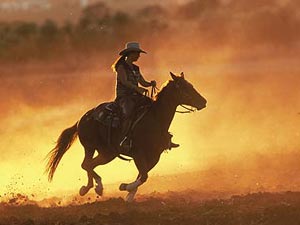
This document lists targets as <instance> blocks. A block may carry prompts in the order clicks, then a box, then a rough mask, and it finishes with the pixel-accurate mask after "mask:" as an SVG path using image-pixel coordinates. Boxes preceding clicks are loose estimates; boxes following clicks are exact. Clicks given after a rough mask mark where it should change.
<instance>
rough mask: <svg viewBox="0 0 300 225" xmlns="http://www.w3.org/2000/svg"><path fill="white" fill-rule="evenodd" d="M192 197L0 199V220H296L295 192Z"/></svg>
mask: <svg viewBox="0 0 300 225" xmlns="http://www.w3.org/2000/svg"><path fill="white" fill-rule="evenodd" d="M189 194H191V193H189ZM193 195H194V196H195V195H197V193H193ZM195 199H196V198H192V197H191V196H190V195H185V194H183V193H173V194H172V195H168V196H161V197H160V196H155V197H150V196H143V197H142V198H139V199H138V201H136V202H134V203H126V202H124V200H123V199H121V198H111V199H108V200H105V201H95V202H91V203H87V204H82V205H68V206H63V207H60V206H57V207H48V208H43V207H39V206H38V205H36V204H34V203H31V204H28V205H21V206H20V205H16V204H13V203H10V204H9V203H1V204H0V225H37V224H41V225H48V224H49V225H50V224H51V225H52V224H53V225H88V224H89V225H96V224H97V225H121V224H124V225H146V224H147V225H148V224H151V225H152V224H160V225H169V224H172V225H177V224H178V225H179V224H180V225H187V224H188V225H191V224H199V225H201V224H205V225H227V224H228V225H229V224H230V225H231V224H232V225H238V224H241V225H248V224H249V225H250V224H251V225H258V224H259V225H299V224H300V192H284V193H253V194H247V195H235V196H231V197H230V198H227V199H209V200H199V199H198V200H195Z"/></svg>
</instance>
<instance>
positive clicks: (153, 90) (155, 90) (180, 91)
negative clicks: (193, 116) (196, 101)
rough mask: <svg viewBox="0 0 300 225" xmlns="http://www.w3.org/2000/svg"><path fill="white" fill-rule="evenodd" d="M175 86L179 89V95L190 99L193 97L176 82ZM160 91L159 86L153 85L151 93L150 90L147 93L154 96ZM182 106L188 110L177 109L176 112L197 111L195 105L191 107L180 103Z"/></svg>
mask: <svg viewBox="0 0 300 225" xmlns="http://www.w3.org/2000/svg"><path fill="white" fill-rule="evenodd" d="M175 88H176V89H177V90H178V93H179V95H182V96H184V97H186V98H188V99H191V96H190V95H188V94H186V93H185V92H183V91H182V90H181V89H180V87H179V85H178V84H175ZM159 91H160V90H159V88H157V87H156V86H152V88H151V95H150V96H149V91H148V90H147V91H146V93H145V95H146V96H148V97H151V98H153V97H154V95H155V94H156V93H157V92H159ZM180 106H181V107H182V108H184V109H186V111H178V110H176V111H175V112H177V113H192V112H196V111H197V109H196V108H194V107H192V106H190V108H189V107H188V106H185V105H184V104H180Z"/></svg>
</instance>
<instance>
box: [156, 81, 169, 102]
mask: <svg viewBox="0 0 300 225" xmlns="http://www.w3.org/2000/svg"><path fill="white" fill-rule="evenodd" d="M172 84H173V81H172V80H168V81H166V82H165V83H163V84H162V86H161V88H160V91H159V92H157V94H156V95H155V96H154V101H158V100H159V99H160V98H161V97H162V96H164V95H165V94H166V92H167V90H168V89H169V88H170V87H171V86H172Z"/></svg>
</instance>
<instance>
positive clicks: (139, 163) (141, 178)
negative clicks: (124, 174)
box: [119, 155, 159, 202]
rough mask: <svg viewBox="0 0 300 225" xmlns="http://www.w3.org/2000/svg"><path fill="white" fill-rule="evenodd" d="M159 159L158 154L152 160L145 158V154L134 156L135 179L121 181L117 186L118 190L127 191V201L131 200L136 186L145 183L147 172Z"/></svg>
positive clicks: (136, 188)
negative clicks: (125, 181) (137, 173)
mask: <svg viewBox="0 0 300 225" xmlns="http://www.w3.org/2000/svg"><path fill="white" fill-rule="evenodd" d="M158 160H159V156H158V157H155V158H152V160H150V161H149V160H147V159H146V157H145V155H143V156H141V157H134V162H135V165H136V167H137V169H138V171H139V175H138V177H137V179H136V180H135V181H134V182H132V183H129V184H124V183H122V184H121V185H120V187H119V189H120V191H128V194H127V196H126V201H127V202H132V201H133V199H134V196H135V194H136V192H137V190H138V187H139V186H141V185H142V184H143V183H145V182H146V181H147V179H148V172H149V171H150V169H152V168H153V167H154V166H155V165H156V163H157V162H158Z"/></svg>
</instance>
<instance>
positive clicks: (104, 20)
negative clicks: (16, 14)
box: [0, 3, 168, 61]
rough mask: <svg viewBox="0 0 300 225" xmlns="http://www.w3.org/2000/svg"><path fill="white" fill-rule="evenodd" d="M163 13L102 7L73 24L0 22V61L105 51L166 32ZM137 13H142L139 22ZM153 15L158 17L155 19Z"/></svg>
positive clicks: (154, 9) (85, 12)
mask: <svg viewBox="0 0 300 225" xmlns="http://www.w3.org/2000/svg"><path fill="white" fill-rule="evenodd" d="M163 12H164V9H162V8H161V7H160V6H149V7H146V8H144V9H142V10H141V11H138V12H136V13H135V14H128V13H125V12H121V11H117V12H112V10H111V9H110V8H108V7H107V6H106V5H105V4H104V3H97V4H94V5H91V6H88V7H87V8H85V9H84V10H83V11H82V15H81V17H80V19H79V20H78V21H77V22H76V23H72V22H70V21H66V22H65V23H64V24H62V25H58V24H56V22H54V21H53V20H46V21H44V22H43V23H42V24H36V23H34V22H13V23H5V22H0V60H1V61H6V60H7V61H19V60H27V59H48V58H53V57H62V56H64V55H66V54H70V53H71V54H76V53H80V54H85V53H91V52H99V51H104V52H105V51H108V50H109V49H111V48H112V47H113V46H115V45H117V44H119V43H120V42H127V41H128V40H140V39H143V38H144V37H151V36H152V35H153V34H155V33H157V32H162V31H165V30H167V28H168V25H167V23H166V22H165V20H164V19H163V18H162V17H163V16H164V14H163ZM141 13H145V15H143V18H141ZM156 14H159V15H160V16H159V17H157V16H156Z"/></svg>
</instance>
